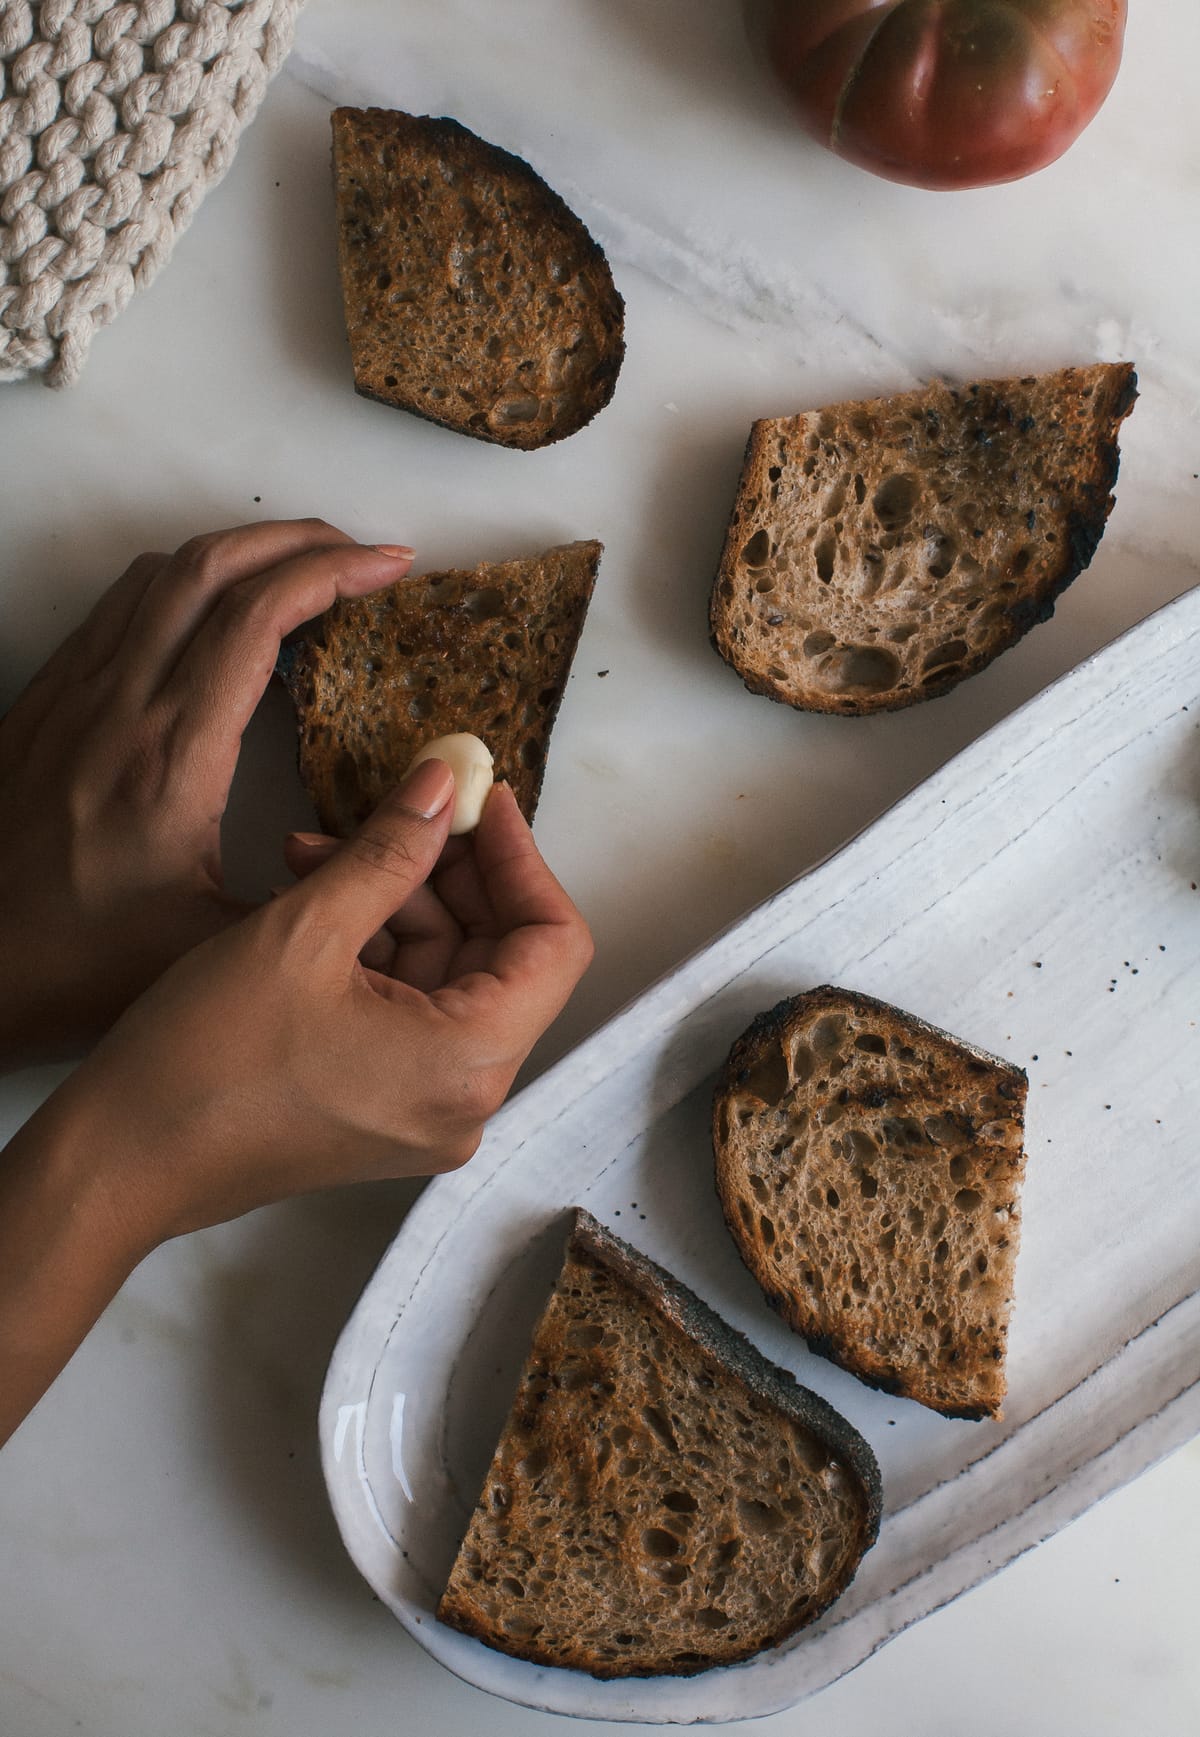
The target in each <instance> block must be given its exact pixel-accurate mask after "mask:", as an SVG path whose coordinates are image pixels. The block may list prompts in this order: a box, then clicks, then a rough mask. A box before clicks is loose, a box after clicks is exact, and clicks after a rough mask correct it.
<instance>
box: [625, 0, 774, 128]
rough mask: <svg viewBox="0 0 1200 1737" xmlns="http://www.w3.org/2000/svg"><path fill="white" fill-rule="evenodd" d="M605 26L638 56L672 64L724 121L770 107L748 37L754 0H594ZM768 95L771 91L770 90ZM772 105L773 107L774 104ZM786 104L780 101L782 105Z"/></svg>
mask: <svg viewBox="0 0 1200 1737" xmlns="http://www.w3.org/2000/svg"><path fill="white" fill-rule="evenodd" d="M591 4H592V5H593V6H595V7H596V9H597V10H598V11H599V12H600V13H602V15H603V18H604V22H605V24H606V25H607V26H608V27H610V28H611V29H613V30H614V31H620V32H623V33H624V34H625V35H626V36H628V37H629V39H630V42H631V45H632V46H633V48H634V49H635V50H636V52H637V53H638V54H639V55H642V56H646V57H647V58H652V59H654V60H655V61H658V62H660V63H661V64H662V65H663V66H665V67H666V68H668V69H669V70H670V72H671V73H672V74H673V75H674V76H675V77H677V78H678V80H679V82H680V84H681V86H683V87H685V91H684V94H685V95H686V97H687V100H688V101H689V102H697V101H699V102H701V103H703V104H704V105H705V106H706V108H707V109H708V110H709V111H710V112H711V113H712V114H713V116H714V120H716V119H717V117H718V116H719V114H720V111H722V110H725V111H726V118H725V121H724V124H726V125H728V124H730V121H732V122H734V123H736V121H737V119H738V118H739V117H741V118H742V119H743V120H744V118H745V115H746V112H747V110H748V109H749V110H750V111H751V112H753V113H754V115H755V116H757V115H758V114H759V113H760V111H761V110H762V109H763V108H764V107H766V106H767V104H766V103H765V102H764V99H763V82H764V81H763V74H762V72H761V71H760V70H759V68H758V67H757V66H756V65H755V62H754V56H753V54H752V52H751V48H750V44H749V42H748V40H747V27H748V26H749V25H750V24H751V22H752V16H753V6H754V0H744V5H745V9H746V17H745V19H744V18H743V15H742V7H740V6H738V5H737V4H736V0H735V3H734V4H730V0H656V3H655V4H654V5H652V6H648V5H646V4H645V0H591ZM768 94H769V93H768ZM772 106H773V105H772ZM780 106H781V107H782V105H780Z"/></svg>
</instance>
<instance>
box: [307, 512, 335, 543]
mask: <svg viewBox="0 0 1200 1737" xmlns="http://www.w3.org/2000/svg"><path fill="white" fill-rule="evenodd" d="M296 524H297V525H298V526H299V528H300V529H301V530H302V531H304V532H305V533H306V534H307V535H308V536H310V537H312V538H314V539H318V538H319V539H320V540H321V541H322V542H329V541H336V540H338V539H339V538H340V537H341V536H342V534H343V533H342V532H341V531H339V530H338V528H337V526H336V525H331V524H330V523H329V521H328V519H322V518H321V517H320V516H319V515H313V516H312V517H310V518H304V519H297V520H296Z"/></svg>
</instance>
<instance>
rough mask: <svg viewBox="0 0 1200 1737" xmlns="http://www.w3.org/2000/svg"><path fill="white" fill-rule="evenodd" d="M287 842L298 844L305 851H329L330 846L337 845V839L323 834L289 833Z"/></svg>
mask: <svg viewBox="0 0 1200 1737" xmlns="http://www.w3.org/2000/svg"><path fill="white" fill-rule="evenodd" d="M287 841H288V843H289V844H298V845H299V846H300V847H301V849H303V850H328V849H329V847H330V845H332V844H336V843H337V839H336V838H330V837H329V836H328V835H327V834H326V833H323V832H289V833H288V835H287Z"/></svg>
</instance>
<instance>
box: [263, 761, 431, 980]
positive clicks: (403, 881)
mask: <svg viewBox="0 0 1200 1737" xmlns="http://www.w3.org/2000/svg"><path fill="white" fill-rule="evenodd" d="M453 797H454V774H453V772H452V771H451V770H450V768H449V766H447V764H446V762H445V761H444V760H423V761H422V762H421V764H420V765H419V766H416V767H414V768H413V770H412V771H411V772H410V773H409V774H408V776H407V778H405V779H404V781H403V783H401V784H399V785H397V787H396V789H395V790H393V791H392V792H391V793H390V795H388V796H385V797H384V799H383V801H382V802H381V803H380V804H379V807H378V808H377V809H376V810H375V812H374V814H372V815H371V816H370V817H369V819H367V820H365V821H364V822H363V824H362V825H361V826H360V827H359V829H358V831H357V832H356V833H355V834H354V837H353V838H350V839H347V841H346V843H345V844H344V845H342V846H341V848H340V849H339V850H337V851H336V852H335V853H334V854H333V855H332V856H331V857H330V858H329V860H328V861H327V862H325V863H322V864H321V866H320V867H319V868H317V869H315V870H314V871H313V873H312V874H310V875H309V876H308V877H307V879H306V880H304V881H303V882H301V884H300V885H299V886H298V887H294V888H292V889H290V891H291V896H292V897H294V898H298V899H304V900H306V901H308V902H309V903H311V905H312V908H313V909H314V910H320V912H321V915H322V917H323V919H324V921H325V923H326V924H327V925H328V926H329V927H330V928H331V929H333V930H334V932H335V933H337V934H338V935H341V936H344V938H345V941H346V945H347V947H348V948H349V949H350V950H351V951H352V952H353V953H354V954H355V955H357V954H358V952H359V951H360V949H361V948H362V947H363V946H365V944H366V943H367V941H369V940H370V938H371V936H372V935H374V934H375V933H376V931H377V930H379V929H381V928H382V927H383V925H384V924H385V923H386V922H387V920H388V918H389V917H391V916H393V915H394V914H395V912H396V911H398V910H399V909H400V907H401V905H403V904H404V902H405V900H406V899H408V898H409V897H410V895H411V894H412V893H414V892H415V891H416V889H417V888H418V887H419V886H420V885H421V884H422V883H423V882H424V881H426V880H427V879H428V878H429V875H430V873H431V871H432V869H433V866H434V864H435V863H436V862H437V859H438V857H439V856H440V855H441V854H442V847H443V845H444V844H445V842H446V838H447V836H448V834H449V831H450V819H451V814H452V811H453V806H454V805H453Z"/></svg>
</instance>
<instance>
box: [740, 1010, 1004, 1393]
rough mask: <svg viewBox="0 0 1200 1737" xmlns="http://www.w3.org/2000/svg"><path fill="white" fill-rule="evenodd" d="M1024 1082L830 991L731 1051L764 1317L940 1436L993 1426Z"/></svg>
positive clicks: (745, 1245)
mask: <svg viewBox="0 0 1200 1737" xmlns="http://www.w3.org/2000/svg"><path fill="white" fill-rule="evenodd" d="M1027 1087H1028V1082H1027V1080H1026V1077H1025V1074H1024V1073H1023V1072H1022V1070H1021V1069H1020V1068H1017V1067H1012V1066H1011V1065H1010V1064H1009V1063H1008V1062H1004V1061H999V1060H998V1059H997V1058H996V1057H995V1056H990V1055H987V1054H986V1053H985V1052H984V1051H982V1050H977V1049H972V1048H970V1047H969V1046H968V1045H966V1044H963V1043H960V1042H959V1041H958V1040H957V1039H956V1038H953V1037H950V1036H948V1035H947V1034H946V1033H945V1032H943V1031H937V1030H935V1029H934V1027H933V1026H930V1025H926V1024H925V1023H924V1021H923V1020H919V1019H916V1018H914V1017H913V1015H911V1014H908V1013H901V1012H900V1011H899V1010H898V1009H897V1008H894V1007H888V1006H886V1005H885V1004H884V1003H883V1002H880V1001H873V1000H872V999H871V998H870V997H869V996H866V995H855V994H852V993H850V992H849V991H848V990H845V989H831V988H828V987H826V988H821V989H813V990H810V991H809V992H808V993H807V994H804V995H796V996H793V997H792V998H791V999H790V1000H787V1001H781V1002H780V1003H779V1005H778V1006H777V1007H774V1008H772V1009H771V1011H770V1012H769V1013H765V1014H762V1015H760V1017H759V1018H758V1019H756V1020H755V1021H754V1023H753V1024H752V1025H751V1026H750V1028H749V1030H747V1031H746V1032H744V1033H743V1035H742V1036H741V1037H740V1038H739V1039H738V1041H737V1043H736V1044H734V1046H733V1050H732V1051H731V1053H730V1056H729V1060H728V1062H727V1063H726V1065H725V1068H724V1070H723V1072H722V1074H721V1077H720V1079H719V1081H718V1084H717V1091H716V1098H715V1102H714V1111H713V1143H714V1147H715V1150H716V1170H717V1193H718V1195H719V1196H720V1200H721V1205H722V1207H723V1208H724V1212H725V1219H726V1222H727V1224H728V1225H729V1229H730V1231H731V1233H732V1235H733V1239H734V1241H735V1242H736V1244H737V1246H738V1248H739V1250H740V1251H741V1254H742V1258H743V1260H744V1261H745V1262H746V1265H747V1266H748V1267H749V1268H750V1271H751V1272H752V1273H753V1274H754V1276H755V1278H756V1279H757V1280H758V1282H759V1284H760V1285H761V1286H762V1288H763V1290H764V1291H765V1292H766V1295H767V1300H768V1302H770V1303H771V1304H773V1305H774V1307H775V1308H777V1309H778V1310H779V1312H780V1314H781V1315H782V1316H783V1318H784V1320H786V1321H787V1322H788V1324H789V1326H791V1327H793V1328H794V1329H795V1330H796V1332H798V1333H802V1334H803V1335H804V1337H805V1338H806V1339H807V1340H808V1343H809V1345H810V1346H811V1347H812V1349H813V1350H814V1351H817V1352H819V1353H820V1354H821V1355H822V1356H824V1357H829V1358H831V1359H832V1360H833V1362H835V1363H840V1364H841V1365H842V1367H843V1368H845V1369H849V1370H852V1371H853V1373H854V1374H855V1375H858V1376H861V1378H862V1379H863V1380H864V1381H866V1382H868V1383H870V1385H871V1386H872V1387H881V1388H883V1389H884V1390H885V1391H886V1392H888V1393H897V1394H903V1395H904V1396H905V1397H906V1398H908V1399H916V1400H919V1401H920V1403H921V1404H922V1405H928V1406H931V1407H932V1408H933V1409H934V1410H935V1411H940V1412H943V1413H944V1414H945V1415H946V1416H947V1417H963V1418H984V1417H999V1416H1000V1415H1001V1411H1000V1407H1001V1403H1002V1401H1003V1399H1004V1394H1005V1387H1006V1376H1005V1366H1004V1362H1005V1349H1006V1341H1007V1337H1008V1321H1009V1312H1010V1308H1011V1305H1012V1294H1013V1271H1014V1267H1015V1264H1016V1257H1017V1242H1018V1236H1019V1227H1020V1207H1019V1204H1018V1193H1019V1190H1020V1186H1021V1181H1022V1177H1023V1175H1024V1162H1025V1161H1024V1151H1023V1145H1022V1141H1023V1134H1024V1110H1025V1096H1026V1091H1027Z"/></svg>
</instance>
